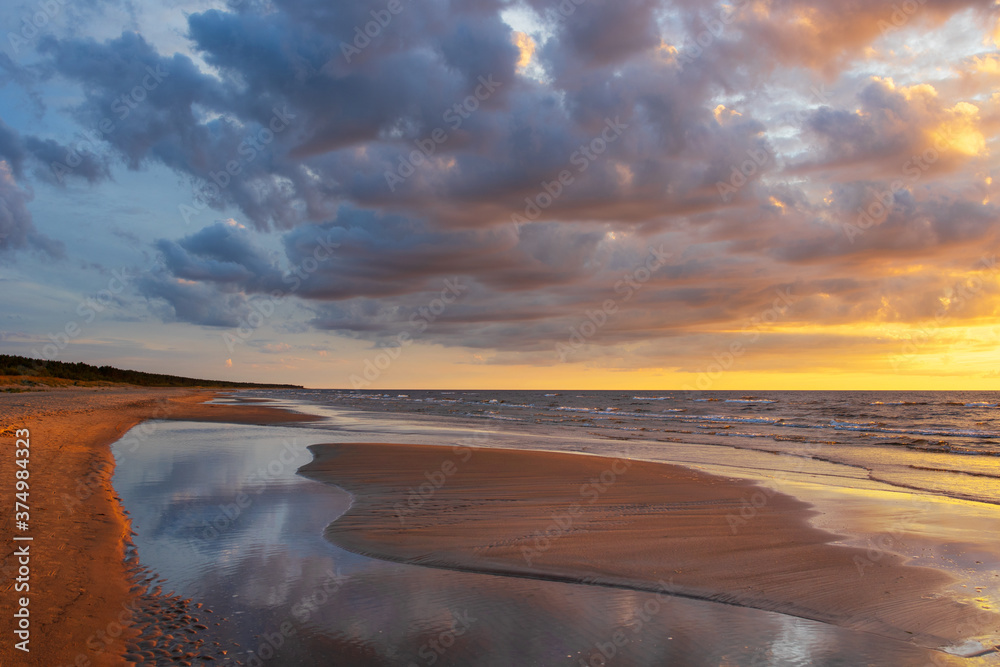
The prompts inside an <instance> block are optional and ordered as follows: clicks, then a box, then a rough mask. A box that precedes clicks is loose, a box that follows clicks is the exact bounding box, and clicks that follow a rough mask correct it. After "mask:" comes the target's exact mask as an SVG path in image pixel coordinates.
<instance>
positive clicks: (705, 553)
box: [300, 443, 1000, 653]
mask: <svg viewBox="0 0 1000 667" xmlns="http://www.w3.org/2000/svg"><path fill="white" fill-rule="evenodd" d="M311 449H312V451H313V454H314V456H315V460H314V461H313V462H312V463H310V464H308V465H306V466H304V467H303V468H302V469H301V470H300V472H301V473H302V474H304V475H305V476H307V477H310V478H312V479H315V480H317V481H321V482H325V483H329V484H334V485H336V486H339V487H341V488H344V489H346V490H348V491H350V492H351V493H352V494H354V496H355V500H354V503H353V505H352V507H351V509H350V510H349V511H348V512H347V513H346V514H344V515H343V516H341V517H340V518H339V519H337V520H336V521H335V522H334V523H332V524H331V525H330V526H329V527H328V528H327V531H326V534H327V537H328V539H329V540H330V541H332V542H333V543H334V544H336V545H337V546H339V547H341V548H344V549H347V550H349V551H353V552H355V553H360V554H364V555H366V556H372V557H377V558H382V559H386V560H392V561H398V562H405V563H413V564H419V565H425V566H430V567H438V568H447V569H454V570H464V571H470V572H483V573H490V574H500V575H510V576H519V577H535V578H543V579H551V580H556V581H570V582H582V583H588V584H592V585H604V586H613V587H621V588H631V589H636V590H645V591H667V592H670V593H671V594H673V595H679V596H685V597H692V598H699V599H706V600H712V601H716V602H721V603H726V604H731V605H739V606H746V607H753V608H758V609H764V610H769V611H776V612H780V613H784V614H789V615H792V616H797V617H801V618H807V619H812V620H817V621H821V622H825V623H831V624H835V625H838V626H841V627H845V628H850V629H853V630H858V631H863V632H868V633H874V634H878V635H880V636H884V637H886V638H888V639H893V640H902V641H906V642H910V643H913V644H916V645H918V646H924V647H928V648H941V647H945V646H953V645H956V644H961V643H962V642H963V641H965V640H967V639H969V638H970V637H979V636H996V634H997V632H998V630H1000V616H998V615H996V614H994V613H992V612H984V611H983V610H981V609H977V608H975V607H973V606H971V605H967V604H963V603H960V602H958V601H956V600H953V599H951V598H949V597H948V596H946V595H944V594H943V593H942V591H943V590H944V588H945V587H946V586H947V585H948V584H950V583H952V582H953V581H954V580H953V579H952V577H951V576H950V575H948V574H946V573H944V572H942V571H939V570H936V569H932V568H927V567H916V566H910V565H907V564H905V561H904V559H902V558H901V557H898V556H895V555H892V554H888V553H883V554H879V555H878V557H877V558H872V557H871V555H870V554H869V553H868V552H866V551H865V550H863V549H858V548H853V547H847V546H843V545H837V544H833V542H834V541H836V540H838V539H840V536H838V535H835V534H833V533H829V532H826V531H823V530H819V529H817V528H814V527H812V526H811V525H810V523H809V518H810V516H813V514H814V513H813V511H812V510H811V509H810V506H809V505H808V504H806V503H804V502H802V501H799V500H797V499H795V498H793V497H791V496H788V495H785V494H781V493H777V492H775V491H773V490H770V489H766V488H764V487H761V486H757V485H755V484H753V483H749V482H745V481H738V480H732V479H726V478H723V477H717V476H712V475H708V474H705V473H700V472H696V471H692V470H689V469H686V468H682V467H678V466H673V465H668V464H660V463H649V462H641V461H628V460H622V459H610V458H604V457H596V456H582V455H572V454H561V453H548V452H528V451H521V450H504V449H469V448H457V449H449V448H441V447H430V446H416V445H387V444H371V443H364V444H335V445H315V446H313V447H312V448H311ZM970 652H973V653H974V652H975V651H974V650H973V651H970Z"/></svg>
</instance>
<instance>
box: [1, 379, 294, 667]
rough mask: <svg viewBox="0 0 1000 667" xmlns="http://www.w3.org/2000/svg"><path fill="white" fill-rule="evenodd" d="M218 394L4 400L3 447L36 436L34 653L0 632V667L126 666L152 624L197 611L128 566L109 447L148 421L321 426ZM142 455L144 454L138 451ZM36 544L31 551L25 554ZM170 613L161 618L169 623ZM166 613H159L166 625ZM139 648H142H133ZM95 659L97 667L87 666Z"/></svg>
mask: <svg viewBox="0 0 1000 667" xmlns="http://www.w3.org/2000/svg"><path fill="white" fill-rule="evenodd" d="M217 393H218V392H216V391H201V390H191V389H146V388H103V387H102V388H66V389H52V390H48V391H42V392H30V393H20V394H7V393H4V394H0V446H2V447H4V449H5V451H8V452H11V451H13V450H14V447H15V437H14V434H15V432H16V430H17V429H25V428H26V429H29V430H30V434H31V435H30V442H31V448H30V451H31V456H30V464H29V465H30V467H29V471H30V477H29V481H30V496H29V499H30V502H29V507H30V522H29V523H30V530H28V531H27V532H22V531H15V530H14V525H13V524H14V516H13V511H8V512H4V513H3V515H2V518H0V526H2V532H3V534H4V535H7V536H11V535H14V534H21V535H30V536H31V537H33V538H34V539H33V541H32V542H30V543H28V544H30V545H31V547H30V552H31V562H30V568H31V574H30V582H29V584H30V591H29V592H28V595H30V605H29V610H30V622H31V625H30V628H31V640H30V644H29V646H30V649H31V651H30V653H29V654H25V653H23V652H21V651H18V650H16V649H14V647H13V643H14V642H13V641H12V640H11V639H10V638H11V637H14V635H13V629H14V628H13V619H12V618H11V616H10V615H7V617H6V619H5V620H4V621H3V623H2V624H0V627H2V628H3V629H4V631H3V634H4V636H5V637H6V638H5V640H4V641H3V642H2V643H0V664H5V665H6V664H11V665H13V664H35V665H51V666H56V665H71V664H88V665H121V664H132V663H130V662H128V661H127V660H125V659H124V658H123V657H121V656H123V655H124V654H125V653H126V651H127V649H129V643H128V642H129V640H133V639H135V638H136V637H137V636H138V634H139V631H140V630H139V628H140V627H141V626H142V622H143V621H144V620H145V621H147V622H149V621H153V622H155V621H156V620H157V618H168V617H173V616H177V617H183V616H184V615H185V613H184V612H185V611H186V603H185V602H184V601H183V600H179V599H175V598H173V597H171V596H165V595H161V592H160V591H158V590H156V589H155V588H153V587H152V585H153V584H155V582H152V581H151V582H149V584H150V585H151V586H150V587H149V588H152V590H147V586H146V585H144V582H141V581H137V574H138V573H139V572H138V570H137V568H136V566H135V562H134V559H133V560H131V561H129V562H126V555H127V550H128V548H129V544H130V539H129V538H130V535H131V530H130V527H129V521H128V517H127V516H126V515H125V514H124V513H123V512H122V510H121V507H120V505H119V504H118V502H117V499H116V496H115V493H114V490H113V489H112V486H111V475H112V472H113V469H114V459H113V457H112V456H111V451H110V447H109V445H110V444H111V443H112V442H115V441H116V440H118V439H119V438H121V437H122V435H123V434H124V433H126V432H127V431H128V430H129V429H131V428H132V427H133V426H135V425H137V424H139V423H141V422H143V421H145V420H149V419H173V420H185V421H204V422H226V423H235V424H276V423H289V422H300V421H310V420H312V419H314V417H310V416H308V415H301V414H295V413H291V412H288V411H284V410H277V409H273V408H266V407H260V406H249V405H237V406H231V405H205V404H204V401H206V400H210V399H211V398H213V397H214V396H215V395H216V394H217ZM138 444H141V442H140V443H138ZM14 460H15V459H14V457H13V456H12V455H9V456H4V457H0V479H2V482H0V489H2V491H3V494H4V496H5V497H7V498H11V497H13V494H14V488H13V487H14V472H15V464H14ZM21 544H25V543H21ZM14 550H15V543H14V542H12V541H11V540H10V539H9V538H8V539H7V540H5V543H4V546H3V548H2V552H3V562H2V570H3V573H4V591H3V595H4V607H5V608H8V609H9V608H11V607H12V606H13V603H14V600H16V598H17V597H20V596H21V595H23V593H15V591H14V588H13V584H14V581H13V580H14V577H15V576H16V571H17V560H16V558H14V555H13V554H14ZM161 612H162V614H161ZM158 614H160V615H159V616H158ZM132 648H133V649H134V648H135V645H134V644H133V646H132ZM80 660H85V661H86V662H79V661H80Z"/></svg>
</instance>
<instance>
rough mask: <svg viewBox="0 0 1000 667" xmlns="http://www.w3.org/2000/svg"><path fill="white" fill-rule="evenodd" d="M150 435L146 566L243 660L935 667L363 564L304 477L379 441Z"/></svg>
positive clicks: (724, 613)
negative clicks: (336, 534) (341, 451)
mask: <svg viewBox="0 0 1000 667" xmlns="http://www.w3.org/2000/svg"><path fill="white" fill-rule="evenodd" d="M154 426H155V428H149V427H148V426H147V429H148V430H150V431H151V434H150V435H149V437H148V438H146V439H145V440H144V442H143V444H142V445H141V446H139V447H138V448H137V449H136V450H135V451H134V452H130V451H127V450H124V451H123V450H122V448H121V447H120V446H117V451H116V458H118V461H119V463H118V467H117V469H116V472H115V476H114V485H115V489H116V491H117V492H118V493H119V495H121V497H122V499H123V502H124V505H125V508H126V509H127V510H129V511H130V512H131V516H132V520H133V528H134V529H135V530H136V531H137V532H138V535H137V536H136V538H135V540H136V544H137V546H138V549H139V556H140V559H141V560H142V562H143V563H144V564H145V565H146V566H148V567H149V568H151V569H152V570H154V571H156V572H158V573H159V574H160V575H161V576H163V577H165V578H166V579H167V580H168V583H167V584H165V585H164V589H165V590H171V589H173V590H175V591H176V592H178V593H180V594H182V595H183V596H185V597H191V598H193V599H194V601H196V602H203V603H205V605H206V607H208V608H211V609H213V610H214V612H215V614H214V615H206V616H205V618H207V619H210V621H214V622H219V623H220V625H219V626H215V625H213V624H212V622H210V623H209V625H210V627H211V632H217V633H218V636H219V637H220V638H225V639H227V640H233V641H236V642H238V643H239V644H240V645H241V650H243V651H244V653H242V654H239V655H236V656H235V657H238V658H239V659H240V660H242V661H243V662H247V661H248V660H250V658H251V657H252V656H250V655H249V654H248V653H247V652H248V651H254V652H255V655H260V656H262V657H269V659H268V660H266V661H265V662H266V664H269V665H403V666H404V667H412V666H421V667H422V666H424V665H431V664H434V665H475V666H478V665H491V666H492V665H497V666H498V667H499V666H503V667H508V666H509V665H581V664H593V665H600V664H603V662H607V664H609V665H611V664H621V665H667V664H678V665H720V664H726V665H854V664H869V663H870V664H885V665H889V664H891V665H911V664H912V665H924V664H927V663H928V655H927V654H926V653H924V652H922V651H919V650H917V649H913V648H911V647H908V646H904V645H902V644H898V643H895V642H885V641H880V640H878V639H877V638H873V637H871V636H869V635H866V634H863V633H856V632H850V631H846V630H842V629H838V628H832V627H828V626H825V625H823V624H820V623H815V622H812V621H803V620H800V619H794V618H790V617H786V616H781V615H778V614H772V613H767V612H761V611H756V610H750V609H741V608H736V607H728V606H725V605H719V604H711V603H706V602H699V601H691V600H682V599H673V598H665V597H661V598H658V597H657V596H655V595H652V594H649V593H638V592H634V591H627V590H614V589H607V588H598V587H589V586H582V585H571V584H562V583H553V582H543V581H532V580H526V579H518V578H508V577H496V576H489V575H477V574H472V573H460V572H450V571H445V570H434V569H429V568H423V567H418V566H412V565H404V564H398V563H389V562H384V561H378V560H373V559H370V558H366V557H363V556H358V555H355V554H351V553H348V552H345V551H343V550H341V549H338V548H337V547H335V546H333V545H331V544H329V543H328V542H326V541H325V540H324V539H323V538H322V531H323V528H324V527H325V526H326V525H327V524H328V523H329V522H330V521H331V520H333V518H334V517H336V516H337V515H339V514H340V513H341V512H343V511H344V510H346V508H347V506H348V503H349V497H348V496H347V494H345V493H344V492H342V491H340V490H338V489H336V488H334V487H330V486H326V485H323V484H319V483H316V482H313V481H309V480H306V479H305V478H303V477H299V476H297V475H296V474H295V471H296V469H297V468H298V467H299V466H301V465H303V464H305V463H307V462H308V461H309V460H311V456H310V454H309V452H308V451H307V450H306V449H305V447H306V445H309V444H314V443H319V442H324V441H326V442H329V441H334V440H340V441H343V440H346V439H350V440H355V441H357V440H365V439H371V440H376V439H377V440H385V439H387V438H386V435H385V434H384V433H383V434H382V435H381V436H377V435H374V434H373V435H372V437H370V438H362V437H358V436H359V434H358V433H357V432H356V431H355V432H352V433H349V434H346V433H335V432H330V431H326V432H324V431H320V430H317V429H314V428H289V427H260V426H232V425H214V424H193V423H176V422H166V423H164V422H157V423H154ZM354 426H356V425H354ZM405 430H407V429H403V428H399V431H405ZM421 430H423V427H412V429H411V432H412V431H421ZM393 435H395V436H397V437H395V438H388V439H390V440H392V439H396V440H398V439H399V438H398V435H399V432H398V431H397V432H396V433H395V434H393ZM458 437H461V436H458ZM421 439H423V438H421ZM223 618H224V619H226V620H224V621H223V620H222V619H223ZM457 618H458V619H464V620H456V619H457ZM473 619H474V620H473ZM282 627H284V628H285V629H286V630H288V631H289V632H288V633H287V634H286V635H285V636H282V634H281V629H282ZM616 632H617V633H619V634H618V635H617V639H618V644H619V645H617V646H616V645H615V641H614V640H615V638H616ZM262 646H264V648H263V649H261V647H262ZM602 649H603V651H604V653H605V654H610V653H611V652H612V651H613V652H614V657H612V658H606V657H605V656H604V655H602V652H601V651H602ZM272 652H273V654H274V655H273V657H272V656H271V654H272ZM253 664H257V663H256V661H253ZM941 664H948V663H945V662H942V663H941Z"/></svg>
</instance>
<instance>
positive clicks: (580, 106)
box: [0, 0, 1000, 390]
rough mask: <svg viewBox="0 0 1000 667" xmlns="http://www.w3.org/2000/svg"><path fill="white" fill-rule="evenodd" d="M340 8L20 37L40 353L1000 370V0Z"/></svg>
mask: <svg viewBox="0 0 1000 667" xmlns="http://www.w3.org/2000/svg"><path fill="white" fill-rule="evenodd" d="M310 6H311V2H309V0H278V1H277V2H274V3H272V4H271V6H270V9H269V10H268V11H267V12H261V11H258V8H256V5H255V6H254V7H250V6H249V3H248V4H247V6H243V5H239V6H236V5H233V6H230V5H226V4H224V3H219V2H197V1H194V2H183V3H181V6H178V7H177V8H175V9H176V11H172V12H171V15H170V17H169V18H167V19H164V18H163V17H162V16H160V14H159V10H157V9H155V8H153V7H152V6H143V7H140V8H138V9H136V10H135V13H132V14H130V13H128V12H126V11H125V10H124V9H123V8H121V7H118V6H117V5H113V4H110V3H107V4H106V3H97V4H96V5H95V6H94V8H93V9H88V10H87V11H82V10H80V11H77V10H70V9H66V10H64V11H59V12H56V13H54V14H53V15H52V16H51V17H48V18H47V19H46V21H45V25H44V26H43V27H42V28H41V29H36V30H34V31H31V30H21V32H20V33H19V32H17V30H14V31H12V32H10V33H9V35H8V37H7V40H6V41H7V43H6V49H5V50H6V54H7V55H6V57H7V58H8V61H7V65H5V71H6V72H7V76H6V77H5V78H4V80H3V86H4V95H3V98H2V101H0V118H2V123H0V203H2V211H0V280H2V281H3V289H2V294H3V296H2V297H0V299H2V304H3V313H4V315H3V317H4V319H3V323H2V325H0V340H2V341H3V347H4V351H5V352H8V353H11V354H23V355H27V356H33V357H41V358H47V359H59V360H63V361H87V362H90V363H96V364H113V365H116V366H122V367H130V368H136V369H141V370H148V371H155V372H171V373H177V374H185V375H193V376H199V377H213V378H219V379H233V380H260V381H274V382H295V383H304V384H306V385H309V386H317V387H347V388H351V387H353V388H369V389H378V388H399V387H427V388H479V387H495V388H498V389H500V388H526V389H527V388H534V389H541V388H580V389H625V388H628V389H636V390H639V389H681V388H698V389H752V388H754V389H859V388H864V389H969V390H972V389H1000V359H998V357H997V354H996V350H997V348H998V344H1000V270H998V267H997V265H996V257H995V255H996V252H997V249H998V243H997V241H998V229H1000V228H998V221H1000V209H998V207H997V203H998V200H997V197H996V191H997V187H998V186H997V184H996V183H995V182H994V181H995V176H996V174H995V171H994V169H995V167H996V166H997V165H998V163H997V157H996V156H997V139H998V133H1000V93H998V92H996V91H997V90H998V84H1000V51H998V50H997V49H998V42H1000V14H998V12H1000V7H998V6H997V4H996V3H990V2H986V3H984V2H982V1H977V2H973V1H971V0H952V1H948V2H945V1H936V0H928V1H927V2H921V3H915V2H913V3H898V2H894V1H892V0H871V1H869V2H863V3H861V2H852V3H844V2H833V1H831V0H810V1H808V2H785V3H779V2H770V1H765V0H749V1H748V0H733V1H731V2H721V3H720V2H715V3H704V2H692V1H688V0H682V1H680V2H672V3H664V2H660V1H658V0H627V1H624V2H612V1H611V0H606V1H605V0H579V1H578V0H573V1H572V2H563V3H561V4H560V3H548V2H542V1H536V0H525V1H524V2H507V1H501V0H495V1H490V2H485V3H483V2H477V3H462V2H454V3H453V2H449V1H447V0H442V1H434V2H426V3H423V4H422V5H421V7H420V8H419V9H418V8H417V7H416V6H415V5H412V6H411V5H410V4H409V3H407V2H403V3H388V4H387V3H385V2H381V3H379V2H371V3H368V2H362V3H346V2H343V3H335V4H334V5H332V6H329V7H327V9H325V10H323V11H312V10H311V9H309V7H310ZM60 7H62V5H60ZM181 10H183V11H181ZM307 10H308V11H307ZM2 14H3V15H4V17H5V18H6V19H7V20H6V21H5V25H8V26H21V25H22V23H21V18H20V14H19V13H18V9H17V8H15V7H11V8H9V9H4V10H2ZM25 25H27V24H25ZM18 29H19V30H20V28H18ZM29 33H30V34H29ZM251 53H252V54H253V55H252V57H251V56H250V55H248V54H251ZM734 350H736V351H735V352H734Z"/></svg>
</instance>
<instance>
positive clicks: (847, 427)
mask: <svg viewBox="0 0 1000 667" xmlns="http://www.w3.org/2000/svg"><path fill="white" fill-rule="evenodd" d="M830 426H832V427H833V428H834V429H836V430H838V431H867V432H870V433H897V434H899V435H936V436H942V437H948V436H953V437H954V436H957V437H963V438H996V437H1000V431H974V430H971V429H948V428H932V429H920V428H913V429H908V428H891V427H888V426H883V425H881V424H879V423H877V422H865V423H858V422H844V421H837V420H836V419H833V420H831V421H830Z"/></svg>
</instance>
